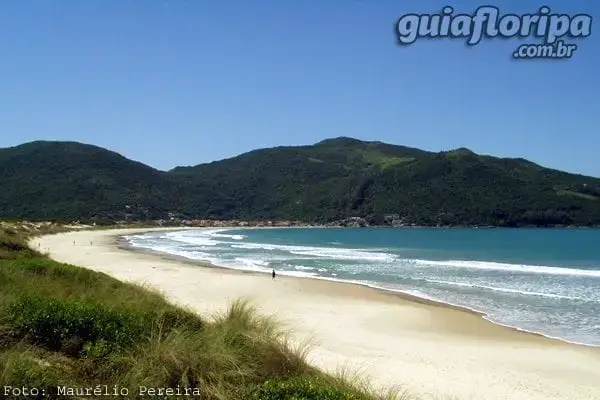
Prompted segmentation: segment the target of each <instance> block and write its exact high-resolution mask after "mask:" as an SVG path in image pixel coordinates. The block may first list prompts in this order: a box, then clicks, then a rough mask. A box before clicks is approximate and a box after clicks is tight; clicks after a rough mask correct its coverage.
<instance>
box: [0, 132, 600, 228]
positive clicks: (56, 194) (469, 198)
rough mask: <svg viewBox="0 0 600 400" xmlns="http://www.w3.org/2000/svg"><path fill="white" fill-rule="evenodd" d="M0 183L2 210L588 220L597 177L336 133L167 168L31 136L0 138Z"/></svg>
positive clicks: (599, 213)
mask: <svg viewBox="0 0 600 400" xmlns="http://www.w3.org/2000/svg"><path fill="white" fill-rule="evenodd" d="M0 189H2V190H1V191H0V217H3V218H27V219H108V220H115V219H159V218H166V217H168V216H171V215H179V216H181V217H182V218H211V219H254V220H256V219H294V220H302V221H306V222H331V221H336V220H343V219H347V218H351V217H361V218H364V219H366V220H367V221H368V223H371V224H376V225H381V224H385V223H386V221H387V219H389V216H390V215H392V216H395V217H397V218H395V221H396V222H395V223H400V224H417V225H442V226H446V225H448V226H454V225H494V226H556V225H559V226H564V225H581V226H591V225H600V179H599V178H594V177H589V176H585V175H581V174H573V173H568V172H564V171H559V170H556V169H551V168H546V167H543V166H540V165H538V164H536V163H533V162H531V161H528V160H525V159H522V158H499V157H494V156H490V155H479V154H477V153H475V152H473V151H472V150H470V149H467V148H465V147H460V148H457V149H454V150H449V151H440V152H432V151H426V150H421V149H417V148H412V147H407V146H399V145H392V144H387V143H383V142H380V141H362V140H359V139H354V138H349V137H344V136H341V137H336V138H331V139H325V140H322V141H320V142H318V143H315V144H313V145H304V146H279V147H272V148H264V149H256V150H252V151H249V152H246V153H242V154H239V155H237V156H234V157H230V158H225V159H222V160H218V161H213V162H210V163H202V164H197V165H194V166H178V167H175V168H173V169H171V170H169V171H161V170H158V169H155V168H153V167H151V166H148V165H146V164H144V163H141V162H138V161H133V160H130V159H128V158H127V157H125V156H123V155H121V154H119V153H117V152H115V151H112V150H107V149H104V148H102V147H99V146H95V145H89V144H83V143H79V142H72V141H69V142H61V141H34V142H28V143H24V144H21V145H18V146H13V147H8V148H2V149H0ZM392 219H394V218H392Z"/></svg>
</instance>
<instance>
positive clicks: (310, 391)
mask: <svg viewBox="0 0 600 400" xmlns="http://www.w3.org/2000/svg"><path fill="white" fill-rule="evenodd" d="M253 399H254V400H280V399H303V400H362V399H364V397H363V396H361V395H359V394H356V393H353V392H349V391H345V390H343V389H341V388H337V387H334V386H330V385H329V384H328V383H326V382H324V381H322V380H320V379H315V378H295V379H289V380H278V381H267V382H265V383H264V384H263V385H262V386H261V387H260V389H258V390H257V391H256V392H254V393H253Z"/></svg>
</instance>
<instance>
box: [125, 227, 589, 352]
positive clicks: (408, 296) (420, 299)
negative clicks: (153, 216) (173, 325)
mask: <svg viewBox="0 0 600 400" xmlns="http://www.w3.org/2000/svg"><path fill="white" fill-rule="evenodd" d="M294 228H295V227H265V228H263V227H252V228H249V229H294ZM303 228H309V227H299V229H303ZM324 228H329V227H324ZM333 228H338V227H333ZM193 229H194V228H192V230H193ZM195 229H206V230H213V229H214V230H217V231H218V232H225V231H232V230H246V229H248V228H245V229H239V228H235V227H233V228H195ZM175 231H176V230H175ZM124 236H127V235H115V236H113V237H114V238H115V244H116V245H117V246H118V247H119V248H121V249H123V250H125V251H131V252H136V253H145V254H151V255H155V256H158V257H162V258H164V259H170V260H176V261H179V262H183V263H186V264H190V265H194V266H197V267H202V268H214V269H216V270H228V271H233V272H235V273H242V274H249V275H259V276H264V275H269V273H268V272H261V271H250V270H243V269H237V268H233V267H228V266H220V265H215V264H211V263H210V262H207V261H201V260H194V259H192V258H188V257H184V256H178V255H175V254H170V253H167V252H162V251H158V250H153V249H148V248H142V247H135V246H133V245H132V244H131V243H130V242H128V241H127V239H125V237H124ZM277 274H278V275H279V276H286V277H289V278H294V279H314V280H321V281H326V282H331V283H334V284H346V285H356V286H360V287H364V288H369V289H372V290H376V291H379V292H382V293H385V294H389V295H392V296H398V297H400V298H401V299H402V300H405V301H411V302H415V303H420V304H425V305H429V306H434V307H443V308H448V309H453V310H457V311H462V312H466V313H470V314H473V315H477V316H479V317H481V318H482V319H483V320H484V321H487V322H489V323H491V324H494V325H496V326H500V327H503V328H506V329H510V330H513V331H516V332H519V333H522V334H528V335H534V336H538V337H542V338H545V339H549V340H555V341H558V342H561V343H567V344H570V345H576V346H585V347H592V348H598V349H600V345H595V344H590V343H583V342H575V341H572V340H568V339H564V338H561V337H557V336H551V335H547V334H544V333H542V332H537V331H532V330H528V329H525V328H521V327H518V326H514V325H508V324H504V323H502V322H498V321H494V320H492V319H491V318H490V316H489V314H488V313H486V312H485V311H481V310H477V309H474V308H470V307H468V306H463V305H460V304H453V303H450V302H445V301H442V300H438V299H432V298H428V297H425V296H419V295H416V294H412V293H408V292H405V291H402V290H395V289H390V288H385V287H382V286H377V285H376V284H367V283H363V282H358V281H352V280H347V279H337V278H329V277H322V276H309V275H307V276H298V275H291V274H286V271H281V272H278V273H277Z"/></svg>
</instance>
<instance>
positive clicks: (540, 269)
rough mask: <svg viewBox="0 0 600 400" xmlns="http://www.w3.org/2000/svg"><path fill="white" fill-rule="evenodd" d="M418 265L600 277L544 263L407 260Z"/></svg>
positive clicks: (591, 273)
mask: <svg viewBox="0 0 600 400" xmlns="http://www.w3.org/2000/svg"><path fill="white" fill-rule="evenodd" d="M406 262H409V263H413V264H414V265H415V266H417V267H431V266H439V267H451V268H469V269H482V270H493V271H507V272H522V273H527V274H548V275H572V276H589V277H600V270H586V269H577V268H564V267H549V266H544V265H524V264H504V263H497V262H488V261H464V260H448V261H431V260H418V259H417V260H406Z"/></svg>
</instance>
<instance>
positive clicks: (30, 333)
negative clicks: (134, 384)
mask: <svg viewBox="0 0 600 400" xmlns="http://www.w3.org/2000/svg"><path fill="white" fill-rule="evenodd" d="M147 318H148V316H147V315H145V314H143V313H139V312H136V311H131V310H112V309H108V308H106V307H103V306H101V305H98V304H93V303H84V302H80V301H74V300H58V299H48V298H41V297H30V296H23V297H21V298H19V299H18V300H17V301H16V302H15V303H13V304H12V305H10V306H9V308H8V321H9V329H10V332H11V334H12V335H13V336H16V337H23V338H26V339H28V340H30V341H32V342H33V343H35V344H38V345H41V346H44V347H46V348H49V349H51V350H57V351H58V350H60V351H63V352H65V353H67V354H69V355H79V354H80V353H82V352H83V353H84V354H85V355H87V356H89V357H92V356H93V357H101V356H104V355H106V354H108V353H110V352H114V351H119V350H120V349H122V348H123V347H124V346H127V345H128V344H130V343H131V342H132V341H133V340H135V339H137V338H139V337H140V336H141V334H142V333H143V332H144V330H145V328H146V326H147V322H148V321H147Z"/></svg>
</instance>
